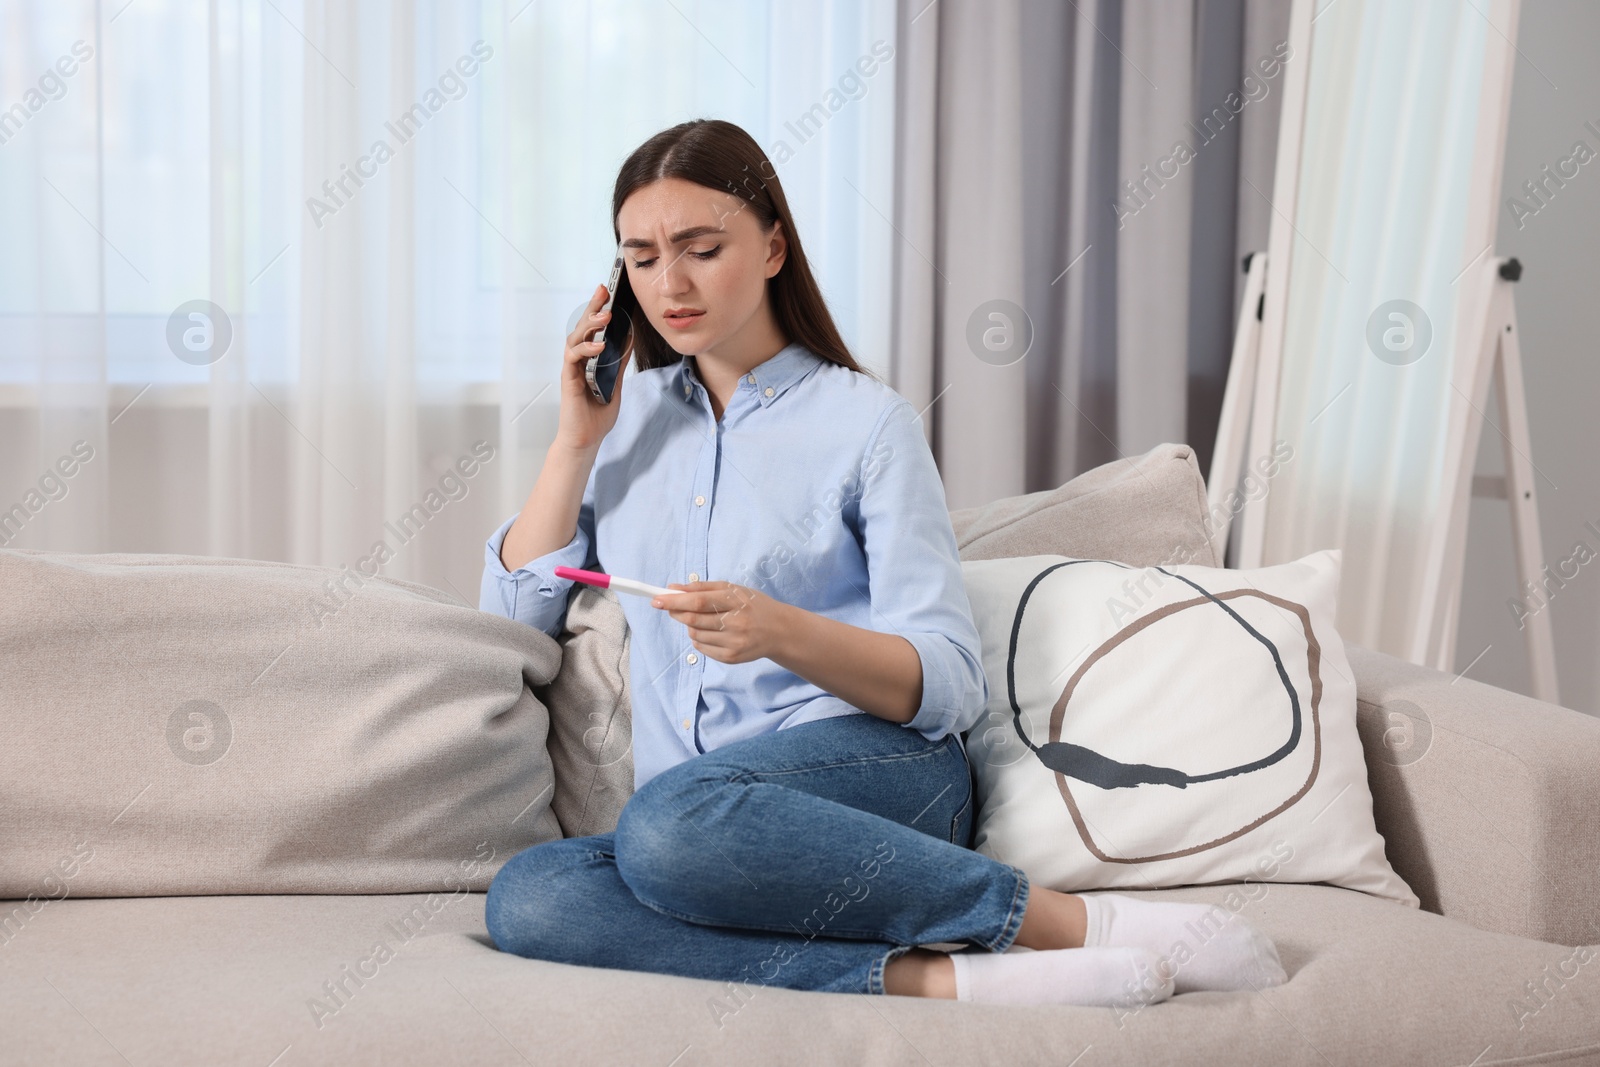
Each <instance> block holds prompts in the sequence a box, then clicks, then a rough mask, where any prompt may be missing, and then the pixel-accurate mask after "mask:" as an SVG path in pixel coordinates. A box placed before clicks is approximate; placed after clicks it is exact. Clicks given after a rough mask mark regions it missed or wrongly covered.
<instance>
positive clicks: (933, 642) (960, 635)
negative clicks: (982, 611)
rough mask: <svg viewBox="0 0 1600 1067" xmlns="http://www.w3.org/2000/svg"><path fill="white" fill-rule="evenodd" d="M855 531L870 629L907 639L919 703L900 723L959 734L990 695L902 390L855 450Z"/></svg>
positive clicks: (945, 512)
mask: <svg viewBox="0 0 1600 1067" xmlns="http://www.w3.org/2000/svg"><path fill="white" fill-rule="evenodd" d="M861 482H862V489H861V504H860V508H859V529H858V531H857V533H858V535H859V536H860V538H861V544H862V547H863V549H864V550H865V553H866V557H867V574H868V582H869V586H870V593H871V596H872V608H873V614H872V617H873V619H874V620H875V621H876V624H877V625H876V627H875V628H876V629H879V630H882V631H884V632H888V633H895V634H898V635H899V636H901V637H904V638H905V639H906V640H907V641H909V642H911V645H912V647H914V648H915V649H916V650H917V655H918V657H920V659H921V660H922V703H921V705H920V706H919V707H918V708H917V713H916V715H915V717H913V718H912V719H911V721H910V722H907V723H904V724H903V725H905V726H906V727H908V728H910V729H913V730H916V731H918V732H919V733H921V734H922V735H923V736H924V737H926V738H927V739H928V740H930V741H937V740H940V739H941V738H943V737H944V736H945V735H947V734H951V733H963V732H965V731H967V730H969V729H971V728H972V726H973V725H974V724H975V723H977V721H978V719H980V718H981V717H982V716H983V712H984V708H985V707H986V706H987V704H988V702H989V685H988V680H987V679H986V678H985V677H984V673H983V646H982V643H981V641H980V639H979V637H978V630H977V627H976V626H975V625H974V624H973V621H972V605H971V604H970V603H969V602H968V600H967V588H966V584H965V582H964V581H963V579H962V575H961V556H960V552H959V550H958V549H957V547H956V535H955V531H954V529H953V528H952V527H951V525H950V511H949V508H948V507H947V506H946V503H945V495H944V482H943V481H942V480H941V479H940V477H939V469H938V468H937V467H936V466H935V465H934V462H933V453H932V452H930V451H929V449H928V442H927V440H926V439H925V438H924V437H923V435H922V428H921V423H920V422H919V420H918V417H917V414H916V412H914V411H913V410H912V408H911V405H910V404H909V403H907V402H906V401H905V399H904V398H900V399H899V401H898V402H897V403H895V404H894V405H893V406H892V407H891V408H890V409H889V411H888V412H887V413H886V414H885V416H884V418H883V420H882V422H881V423H880V424H879V427H878V430H877V432H876V433H875V435H874V436H873V439H872V442H871V443H870V444H869V445H868V446H867V452H866V454H865V455H864V456H863V457H862V466H861Z"/></svg>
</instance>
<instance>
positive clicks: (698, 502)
mask: <svg viewBox="0 0 1600 1067" xmlns="http://www.w3.org/2000/svg"><path fill="white" fill-rule="evenodd" d="M705 503H706V498H705V497H703V496H697V497H695V498H694V506H695V507H697V508H699V507H704V506H705Z"/></svg>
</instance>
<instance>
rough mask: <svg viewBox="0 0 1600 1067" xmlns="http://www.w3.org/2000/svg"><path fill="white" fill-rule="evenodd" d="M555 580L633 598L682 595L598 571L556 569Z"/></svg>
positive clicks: (679, 590)
mask: <svg viewBox="0 0 1600 1067" xmlns="http://www.w3.org/2000/svg"><path fill="white" fill-rule="evenodd" d="M556 577H557V578H571V579H572V580H573V581H575V582H582V583H584V584H585V585H595V586H599V587H600V588H601V589H615V590H616V591H617V592H619V593H632V594H633V595H634V596H672V595H674V594H677V593H682V592H684V590H682V589H663V588H662V587H661V586H659V585H651V584H650V583H649V582H636V581H634V580H633V579H632V578H618V577H617V576H616V575H613V574H601V573H599V572H598V571H581V570H579V569H578V568H576V567H557V568H556Z"/></svg>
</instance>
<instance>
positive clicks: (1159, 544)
mask: <svg viewBox="0 0 1600 1067" xmlns="http://www.w3.org/2000/svg"><path fill="white" fill-rule="evenodd" d="M1205 496H1206V493H1205V481H1204V479H1203V478H1201V476H1200V466H1199V464H1198V463H1197V462H1196V460H1195V458H1194V450H1193V449H1191V448H1189V446H1187V445H1175V444H1162V445H1157V446H1156V447H1155V448H1152V449H1151V450H1150V451H1149V452H1146V453H1145V454H1144V455H1142V456H1138V457H1135V458H1133V459H1129V460H1117V461H1116V462H1114V463H1107V464H1105V465H1104V466H1101V467H1096V468H1094V469H1093V470H1091V471H1086V472H1085V473H1083V474H1081V475H1079V476H1078V477H1076V478H1074V479H1072V480H1071V481H1069V482H1067V483H1066V484H1065V485H1062V486H1060V487H1059V488H1056V489H1050V490H1046V491H1044V492H1038V493H1029V494H1027V495H1026V496H1016V497H1008V498H1006V499H1004V500H996V501H994V502H993V503H991V504H986V505H984V506H983V507H979V508H964V509H961V510H959V511H953V512H951V513H950V522H951V526H952V527H953V528H954V530H955V533H956V541H957V544H958V545H959V547H960V551H961V558H962V560H963V561H965V560H983V559H998V558H1002V557H1007V556H1031V555H1038V554H1040V553H1059V554H1062V555H1069V556H1070V555H1077V556H1093V557H1099V558H1105V559H1118V560H1122V561H1124V562H1127V563H1132V564H1134V565H1136V566H1150V565H1153V564H1166V563H1201V564H1206V565H1211V566H1220V565H1221V563H1222V561H1221V560H1219V559H1217V558H1216V555H1215V553H1214V551H1213V549H1212V547H1211V540H1210V537H1209V536H1208V534H1207V532H1206V528H1205V514H1206V512H1205ZM585 588H586V587H585ZM595 592H600V591H593V592H589V591H583V592H576V593H574V594H573V599H572V601H571V602H570V604H569V606H568V608H567V622H566V632H564V633H563V634H562V637H561V641H562V643H563V645H565V647H566V656H567V657H568V660H569V661H571V660H573V659H574V657H576V661H577V662H580V663H583V664H585V667H584V668H583V669H582V671H581V672H577V673H581V674H582V677H571V676H569V672H568V671H565V670H564V671H562V673H561V676H559V677H557V679H556V682H555V684H554V685H552V686H551V687H550V688H549V689H548V690H545V691H543V693H542V696H543V697H544V699H545V702H546V704H547V705H548V706H549V708H550V715H551V722H552V727H551V758H552V759H553V760H554V761H555V763H556V766H557V775H556V802H555V803H556V813H557V814H558V815H559V816H560V817H561V825H562V827H563V829H564V830H565V831H566V835H567V836H568V837H580V836H583V835H586V834H599V833H607V832H609V831H611V830H614V829H616V825H617V819H618V818H619V817H620V816H621V814H622V806H623V804H625V803H627V800H628V797H629V796H631V795H632V794H633V755H632V750H631V748H630V747H629V738H630V737H631V723H632V714H631V713H632V707H631V705H630V703H629V701H628V695H627V693H626V691H625V690H626V686H627V680H628V658H627V649H626V647H625V644H624V642H625V641H626V635H627V622H626V620H625V619H624V617H623V614H622V605H621V604H620V603H618V601H617V598H616V594H614V593H609V592H606V593H604V594H603V595H601V596H596V595H594V594H595ZM586 738H587V740H585V739H586ZM595 745H599V746H601V747H600V749H599V750H595V749H594V748H593V747H592V746H595Z"/></svg>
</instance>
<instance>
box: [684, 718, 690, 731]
mask: <svg viewBox="0 0 1600 1067" xmlns="http://www.w3.org/2000/svg"><path fill="white" fill-rule="evenodd" d="M683 728H684V729H685V730H687V729H688V728H689V720H688V719H684V720H683Z"/></svg>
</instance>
